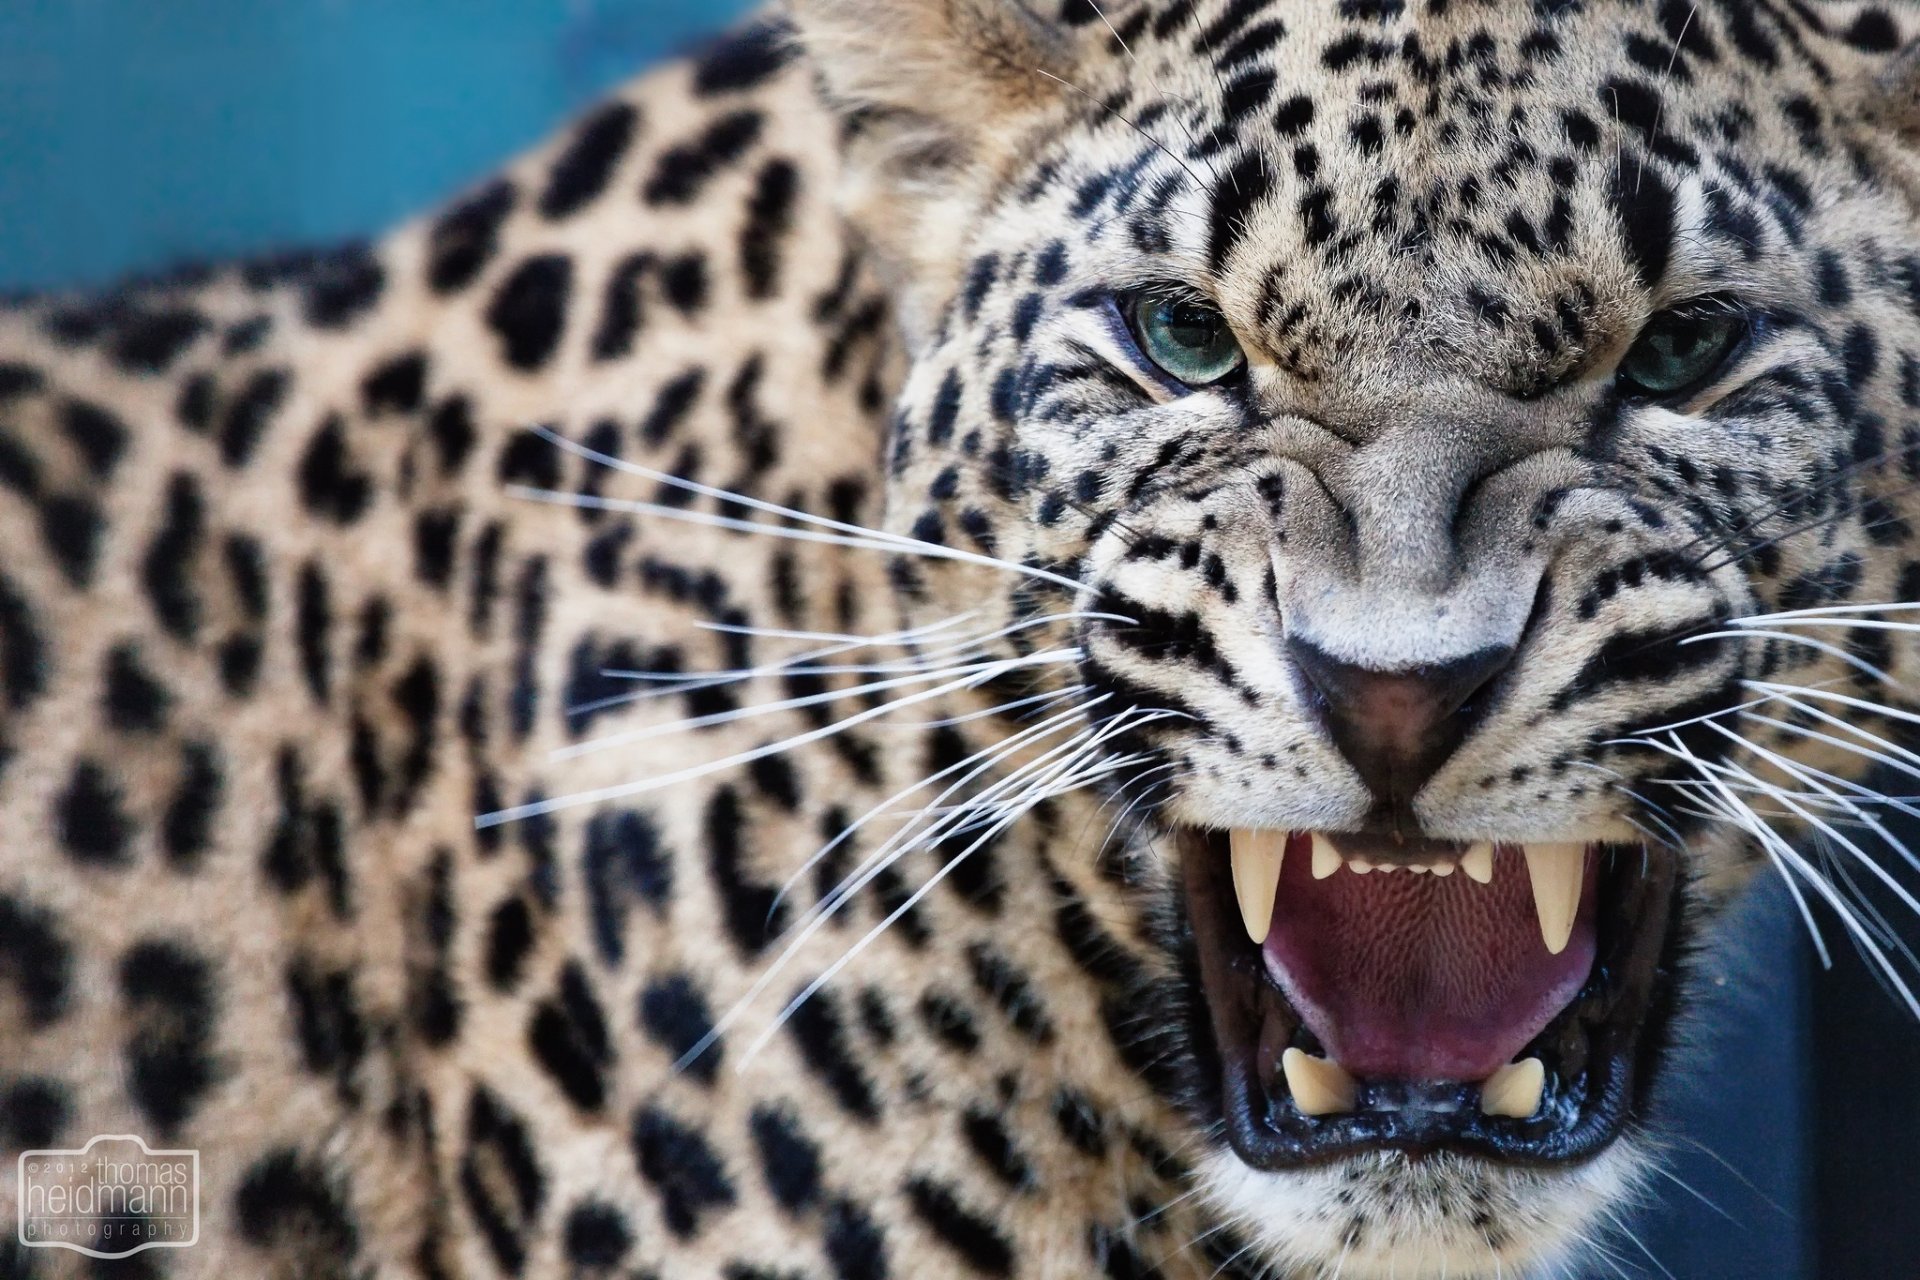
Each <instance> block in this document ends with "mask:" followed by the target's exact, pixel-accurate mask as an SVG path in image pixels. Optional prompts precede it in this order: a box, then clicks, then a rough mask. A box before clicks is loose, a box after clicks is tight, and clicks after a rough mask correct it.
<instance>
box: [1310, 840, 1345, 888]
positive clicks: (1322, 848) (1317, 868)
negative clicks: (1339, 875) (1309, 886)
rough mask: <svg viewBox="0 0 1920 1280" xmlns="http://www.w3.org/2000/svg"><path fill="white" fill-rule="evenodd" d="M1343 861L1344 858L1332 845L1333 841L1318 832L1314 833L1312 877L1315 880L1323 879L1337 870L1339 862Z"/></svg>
mask: <svg viewBox="0 0 1920 1280" xmlns="http://www.w3.org/2000/svg"><path fill="white" fill-rule="evenodd" d="M1344 861H1345V859H1344V858H1342V857H1341V856H1340V851H1339V850H1338V849H1336V848H1334V847H1333V841H1331V840H1329V839H1327V838H1326V837H1325V836H1323V835H1321V834H1319V833H1318V832H1315V833H1314V837H1313V878H1314V879H1315V880H1325V879H1326V878H1327V877H1328V876H1330V875H1332V874H1333V873H1334V872H1336V871H1338V870H1339V869H1340V864H1341V863H1342V862H1344Z"/></svg>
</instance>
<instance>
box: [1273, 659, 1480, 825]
mask: <svg viewBox="0 0 1920 1280" xmlns="http://www.w3.org/2000/svg"><path fill="white" fill-rule="evenodd" d="M1287 651H1288V653H1289V654H1290V655H1291V656H1292V658H1293V661H1294V664H1295V665H1296V666H1298V667H1299V669H1300V673H1301V674H1302V675H1303V676H1305V677H1306V680H1307V683H1308V684H1309V685H1311V686H1312V688H1313V692H1314V694H1315V698H1316V702H1317V704H1318V705H1317V710H1318V711H1319V713H1320V716H1321V720H1322V722H1323V723H1324V724H1325V726H1326V729H1327V733H1328V734H1329V736H1331V737H1332V738H1333V742H1334V745H1335V746H1336V747H1338V748H1339V749H1340V754H1341V755H1343V756H1345V757H1346V758H1347V760H1348V762H1349V763H1351V764H1352V765H1353V767H1354V769H1355V770H1356V771H1357V772H1358V773H1359V774H1360V778H1361V780H1362V781H1364V782H1365V783H1366V784H1367V789H1368V790H1369V791H1371V792H1372V793H1373V798H1374V800H1375V802H1376V803H1377V804H1378V805H1379V806H1381V807H1382V808H1385V809H1389V810H1391V811H1393V813H1394V814H1395V815H1404V814H1405V813H1406V811H1407V805H1408V802H1409V801H1411V800H1412V799H1413V797H1414V795H1415V794H1416V793H1418V792H1419V790H1420V788H1421V787H1422V786H1424V785H1426V781H1427V779H1429V778H1431V777H1432V776H1433V775H1434V774H1435V773H1436V772H1437V771H1438V770H1439V768H1440V766H1441V765H1443V764H1445V763H1446V761H1447V758H1448V757H1449V756H1451V755H1452V754H1453V753H1454V751H1455V750H1457V749H1458V748H1459V746H1460V744H1461V743H1462V742H1464V741H1465V740H1466V737H1467V733H1468V732H1469V731H1470V730H1471V729H1472V727H1473V725H1474V723H1475V721H1476V720H1477V719H1478V715H1477V712H1478V710H1479V708H1478V707H1477V706H1476V705H1475V703H1476V699H1475V696H1474V695H1476V694H1478V693H1480V692H1481V691H1482V690H1484V689H1485V688H1486V686H1487V683H1488V682H1489V681H1490V680H1492V679H1493V677H1494V676H1496V675H1498V674H1499V673H1500V672H1501V671H1502V670H1504V669H1505V668H1506V667H1507V665H1508V664H1509V663H1511V662H1512V661H1513V654H1514V651H1513V649H1512V648H1510V647H1496V648H1489V649H1481V650H1479V651H1477V652H1474V653H1470V654H1467V655H1466V656H1464V657H1461V658H1457V659H1454V660H1452V661H1448V662H1442V663H1435V664H1430V665H1424V666H1417V667H1406V668H1403V669H1400V670H1396V671H1381V670H1377V669H1374V668H1370V667H1364V666H1357V665H1355V664H1353V663H1350V662H1344V661H1342V660H1340V659H1338V658H1335V657H1334V656H1332V655H1331V654H1329V653H1327V652H1326V651H1325V650H1324V649H1321V648H1320V647H1318V646H1317V645H1315V644H1313V643H1312V642H1311V641H1309V640H1306V639H1303V638H1300V637H1289V638H1288V640H1287Z"/></svg>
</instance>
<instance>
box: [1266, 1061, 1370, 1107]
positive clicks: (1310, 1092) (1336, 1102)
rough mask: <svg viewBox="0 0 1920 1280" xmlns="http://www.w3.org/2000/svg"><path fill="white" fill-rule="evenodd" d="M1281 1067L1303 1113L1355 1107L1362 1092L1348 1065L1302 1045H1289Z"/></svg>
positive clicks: (1296, 1103)
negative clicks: (1295, 1046)
mask: <svg viewBox="0 0 1920 1280" xmlns="http://www.w3.org/2000/svg"><path fill="white" fill-rule="evenodd" d="M1280 1069H1281V1071H1283V1072H1285V1073H1286V1077H1287V1089H1288V1090H1289V1091H1290V1092H1291V1093H1292V1094H1293V1105H1294V1106H1296V1107H1298V1108H1300V1113H1301V1114H1302V1115H1309V1116H1325V1115H1333V1114H1334V1113H1336V1112H1341V1111H1351V1110H1353V1104H1354V1100H1355V1099H1356V1098H1357V1097H1358V1096H1359V1083H1358V1082H1357V1081H1355V1080H1354V1078H1353V1077H1352V1076H1351V1075H1349V1074H1348V1073H1347V1069H1346V1068H1345V1067H1343V1066H1341V1065H1340V1064H1339V1063H1337V1062H1335V1061H1334V1060H1333V1059H1331V1058H1316V1057H1314V1056H1313V1055H1312V1054H1310V1053H1307V1052H1306V1051H1305V1050H1302V1049H1289V1050H1287V1051H1286V1052H1285V1053H1283V1054H1281V1055H1280Z"/></svg>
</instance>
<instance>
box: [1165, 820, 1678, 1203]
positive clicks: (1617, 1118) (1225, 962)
mask: <svg viewBox="0 0 1920 1280" xmlns="http://www.w3.org/2000/svg"><path fill="white" fill-rule="evenodd" d="M1224 843H1225V841H1224V833H1209V832H1202V831H1194V830H1191V829H1189V830H1186V831H1182V832H1179V833H1178V844H1179V847H1180V850H1181V861H1182V865H1183V876H1184V879H1185V881H1186V887H1187V893H1186V897H1187V903H1186V906H1187V911H1188V917H1189V925H1190V927H1191V930H1192V936H1193V939H1194V944H1195V948H1196V951H1197V952H1198V959H1199V968H1200V981H1199V984H1198V985H1199V986H1200V988H1201V990H1200V991H1199V992H1198V993H1196V994H1198V995H1200V996H1201V997H1202V998H1201V999H1200V1000H1199V1002H1198V1004H1199V1005H1200V1006H1203V1007H1204V1008H1205V1009H1206V1013H1205V1014H1204V1015H1202V1014H1200V1013H1199V1012H1198V1009H1196V1010H1195V1016H1194V1018H1193V1021H1194V1022H1195V1023H1196V1025H1195V1026H1194V1027H1193V1028H1192V1030H1193V1032H1194V1033H1195V1035H1196V1036H1197V1037H1204V1039H1203V1040H1202V1043H1205V1044H1206V1045H1207V1047H1208V1048H1209V1050H1210V1052H1209V1053H1206V1054H1204V1055H1201V1056H1202V1057H1203V1059H1205V1060H1207V1061H1209V1063H1210V1064H1211V1065H1213V1068H1214V1070H1215V1072H1216V1073H1217V1074H1216V1076H1215V1079H1216V1080H1217V1082H1218V1085H1219V1092H1218V1094H1217V1095H1213V1094H1212V1090H1208V1091H1207V1093H1208V1094H1209V1095H1212V1096H1213V1097H1214V1098H1215V1099H1216V1100H1217V1102H1218V1106H1219V1112H1218V1114H1217V1115H1214V1116H1203V1117H1202V1119H1203V1120H1204V1121H1205V1122H1206V1123H1209V1124H1212V1123H1218V1122H1220V1121H1222V1120H1224V1121H1225V1128H1226V1131H1227V1136H1228V1140H1229V1142H1230V1143H1231V1144H1232V1146H1233V1148H1234V1150H1235V1152H1236V1153H1237V1154H1238V1155H1239V1156H1240V1158H1241V1159H1242V1160H1243V1161H1245V1162H1246V1163H1247V1164H1248V1165H1250V1166H1252V1167H1254V1168H1257V1169H1265V1170H1280V1169H1289V1168H1300V1167H1307V1166H1311V1165H1316V1164H1325V1163H1328V1162H1330V1161H1333V1160H1337V1159H1340V1158H1343V1157H1346V1156H1350V1155H1355V1154H1359V1153H1363V1152H1372V1151H1378V1150H1381V1149H1382V1148H1395V1149H1400V1150H1405V1151H1409V1152H1433V1151H1439V1150H1452V1151H1458V1152H1462V1153H1466V1154H1473V1155H1480V1156H1485V1157H1489V1158H1493V1159H1497V1160H1500V1161H1502V1162H1505V1163H1509V1164H1526V1165H1537V1166H1554V1165H1564V1164H1567V1163H1572V1162H1576V1161H1581V1160H1585V1159H1590V1158H1592V1157H1593V1156H1594V1155H1597V1154H1598V1153H1599V1152H1600V1151H1601V1150H1602V1149H1604V1148H1605V1147H1606V1146H1607V1145H1609V1144H1610V1143H1611V1142H1612V1141H1613V1140H1614V1139H1615V1138H1616V1137H1618V1136H1619V1134H1620V1133H1621V1132H1622V1131H1623V1130H1624V1128H1625V1127H1626V1125H1627V1124H1628V1122H1629V1121H1630V1120H1632V1119H1633V1118H1634V1117H1635V1116H1636V1115H1637V1114H1638V1113H1639V1112H1640V1111H1641V1110H1642V1109H1643V1108H1644V1104H1645V1101H1646V1098H1647V1094H1648V1092H1649V1091H1650V1089H1651V1087H1652V1084H1653V1077H1654V1073H1655V1068H1656V1066H1657V1063H1658V1061H1659V1058H1660V1050H1661V1049H1662V1047H1664V1044H1665V1033H1666V1030H1667V1028H1668V1026H1669V1025H1670V1023H1671V1019H1672V1013H1673V1005H1674V983H1673V972H1674V969H1675V966H1676V964H1677V960H1678V957H1679V954H1680V951H1681V925H1682V914H1683V913H1682V912H1681V911H1679V910H1678V909H1677V907H1678V904H1679V884H1678V878H1677V872H1678V868H1677V864H1676V860H1675V858H1674V857H1673V856H1671V855H1670V854H1666V853H1663V852H1652V851H1650V852H1648V853H1647V854H1646V855H1645V859H1646V863H1645V866H1646V870H1645V872H1644V873H1642V872H1641V871H1640V870H1639V869H1638V868H1634V867H1630V866H1627V865H1625V864H1626V863H1627V862H1628V861H1629V860H1628V859H1626V858H1624V857H1618V856H1616V857H1614V858H1610V859H1603V860H1602V866H1601V872H1600V874H1601V875H1603V876H1605V877H1606V880H1605V881H1604V882H1603V885H1602V895H1603V896H1602V902H1603V907H1602V912H1603V914H1602V920H1601V928H1602V930H1603V936H1602V937H1601V939H1600V943H1601V949H1600V951H1599V953H1598V954H1597V955H1596V956H1595V959H1594V969H1593V973H1592V974H1591V975H1590V976H1589V979H1588V983H1587V985H1585V986H1583V987H1582V989H1581V991H1580V994H1578V995H1576V996H1575V997H1574V998H1573V999H1572V1000H1571V1001H1569V1002H1568V1004H1567V1006H1566V1008H1565V1009H1563V1010H1562V1011H1561V1013H1560V1014H1559V1015H1557V1016H1556V1017H1555V1019H1554V1021H1553V1022H1552V1023H1550V1024H1549V1025H1548V1027H1547V1028H1546V1030H1544V1031H1543V1032H1542V1033H1541V1035H1540V1036H1539V1037H1536V1041H1535V1042H1536V1043H1538V1042H1539V1041H1542V1040H1550V1039H1551V1038H1552V1037H1554V1036H1555V1034H1556V1033H1557V1032H1560V1031H1561V1030H1563V1029H1564V1028H1566V1027H1567V1025H1568V1022H1569V1019H1579V1018H1580V1017H1581V1014H1580V1011H1581V1010H1582V1008H1583V1007H1586V1006H1589V1005H1590V1004H1591V1005H1595V1006H1596V1007H1597V1008H1599V1009H1600V1010H1601V1013H1600V1017H1599V1019H1598V1020H1597V1021H1596V1022H1595V1023H1593V1024H1590V1027H1591V1029H1590V1033H1589V1034H1590V1050H1589V1052H1588V1055H1587V1064H1588V1065H1587V1069H1586V1085H1585V1088H1584V1090H1583V1091H1582V1092H1581V1094H1580V1095H1579V1096H1571V1091H1568V1093H1567V1094H1562V1095H1559V1096H1557V1097H1552V1098H1550V1100H1549V1109H1548V1113H1547V1114H1546V1115H1544V1116H1542V1117H1540V1118H1536V1119H1530V1120H1509V1119H1502V1118H1488V1117H1483V1116H1481V1115H1480V1114H1479V1110H1478V1107H1477V1106H1474V1105H1472V1103H1473V1101H1474V1099H1475V1097H1476V1096H1477V1087H1476V1086H1474V1085H1470V1084H1463V1085H1460V1086H1458V1087H1457V1096H1456V1097H1455V1098H1454V1099H1453V1101H1454V1102H1455V1103H1456V1104H1458V1105H1457V1109H1456V1110H1453V1111H1451V1112H1447V1113H1438V1112H1434V1111H1431V1110H1418V1109H1410V1110H1403V1111H1392V1112H1359V1113H1355V1114H1353V1115H1347V1116H1322V1117H1318V1118H1308V1117H1303V1116H1301V1115H1299V1113H1298V1112H1296V1111H1294V1110H1293V1108H1292V1106H1291V1104H1290V1101H1289V1100H1288V1099H1287V1098H1286V1097H1285V1095H1284V1094H1283V1095H1281V1096H1280V1097H1279V1098H1274V1097H1272V1096H1270V1095H1269V1093H1268V1091H1267V1089H1266V1087H1265V1086H1264V1085H1263V1084H1262V1083H1261V1082H1262V1081H1263V1080H1265V1079H1271V1078H1272V1074H1271V1066H1272V1063H1271V1061H1269V1059H1271V1058H1272V1057H1274V1056H1277V1054H1278V1052H1279V1050H1280V1048H1282V1047H1284V1043H1281V1044H1279V1045H1274V1044H1267V1045H1262V1043H1261V1036H1262V1032H1263V1031H1269V1030H1270V1029H1271V1028H1270V1025H1269V1024H1270V1023H1271V1015H1272V1014H1274V1013H1276V1012H1278V1013H1283V1014H1284V1015H1286V1016H1287V1017H1288V1018H1289V1019H1290V1020H1291V1023H1292V1026H1293V1027H1295V1028H1297V1027H1298V1025H1299V1019H1298V1015H1297V1014H1295V1013H1294V1012H1293V1010H1292V1009H1291V1008H1290V1007H1289V1006H1287V1005H1286V1003H1285V1000H1284V997H1282V996H1281V995H1280V993H1279V991H1278V990H1277V988H1275V987H1274V985H1273V984H1272V982H1271V980H1270V979H1269V978H1268V977H1267V975H1266V971H1265V964H1264V962H1263V961H1262V960H1261V957H1260V952H1259V950H1258V949H1257V948H1254V947H1252V946H1251V945H1249V944H1248V943H1247V942H1246V939H1245V934H1244V931H1243V930H1240V929H1238V928H1237V927H1236V928H1226V927H1224V925H1226V924H1237V921H1238V919H1239V916H1238V908H1237V906H1236V905H1235V904H1234V902H1233V898H1232V894H1233V886H1232V877H1231V870H1230V863H1229V859H1228V857H1227V854H1226V850H1225V848H1224ZM1617 847H1618V846H1616V848H1617ZM1648 913H1655V915H1654V918H1649V914H1648ZM1623 924H1624V925H1627V926H1629V927H1626V928H1622V927H1620V926H1621V925H1623ZM1609 934H1611V935H1612V936H1608V935H1609ZM1286 1029H1287V1028H1282V1030H1286ZM1269 1038H1270V1039H1271V1038H1272V1037H1271V1036H1269ZM1263 1067H1264V1068H1265V1070H1263ZM1557 1074H1558V1073H1557V1072H1556V1075H1557ZM1563 1083H1566V1082H1563Z"/></svg>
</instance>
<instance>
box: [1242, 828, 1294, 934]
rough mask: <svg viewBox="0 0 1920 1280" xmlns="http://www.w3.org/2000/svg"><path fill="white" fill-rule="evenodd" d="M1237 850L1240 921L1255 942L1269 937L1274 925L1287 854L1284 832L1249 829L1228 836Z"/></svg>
mask: <svg viewBox="0 0 1920 1280" xmlns="http://www.w3.org/2000/svg"><path fill="white" fill-rule="evenodd" d="M1227 840H1228V844H1229V846H1230V848H1231V849H1232V853H1233V896H1234V897H1235V898H1237V899H1239V901H1240V920H1241V922H1242V923H1243V924H1245V925H1246V926H1247V936H1248V937H1249V938H1252V939H1253V941H1254V942H1255V944H1256V945H1257V944H1259V943H1263V942H1265V941H1266V940H1267V929H1268V928H1269V927H1270V926H1271V925H1272V924H1273V899H1274V895H1275V894H1276V893H1278V892H1279V890H1280V862H1281V859H1283V858H1285V857H1286V856H1287V833H1286V832H1284V831H1272V830H1262V831H1245V830H1241V829H1239V828H1235V829H1234V830H1233V831H1232V832H1230V833H1228V836H1227Z"/></svg>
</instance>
